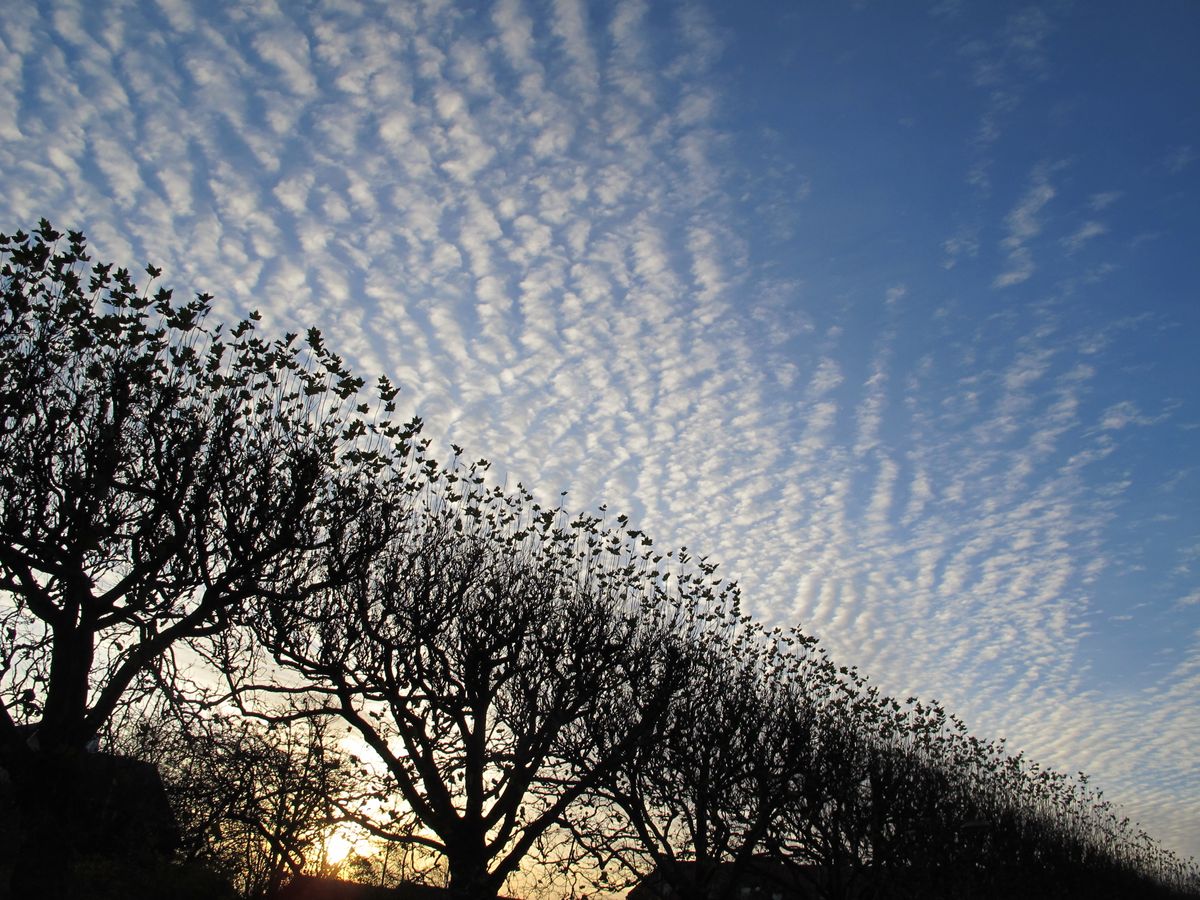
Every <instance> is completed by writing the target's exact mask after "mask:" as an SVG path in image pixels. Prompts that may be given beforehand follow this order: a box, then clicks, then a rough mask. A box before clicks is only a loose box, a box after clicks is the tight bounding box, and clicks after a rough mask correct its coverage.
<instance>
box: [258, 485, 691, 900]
mask: <svg viewBox="0 0 1200 900" xmlns="http://www.w3.org/2000/svg"><path fill="white" fill-rule="evenodd" d="M435 480H438V484H439V485H440V487H439V488H438V491H440V493H437V492H435V493H434V494H432V495H431V496H430V500H429V502H428V503H427V504H426V505H424V506H422V507H421V508H420V509H416V510H414V512H413V517H412V520H411V522H410V524H409V526H408V527H407V528H401V529H400V530H398V531H397V532H396V533H395V534H394V537H393V540H392V542H391V543H390V544H389V546H388V548H387V549H386V551H384V552H382V553H380V554H377V555H376V557H375V558H374V560H373V562H372V566H371V569H370V572H369V573H368V574H367V575H366V576H365V577H364V578H362V579H361V580H360V581H356V582H354V583H352V584H344V585H339V586H337V587H334V588H330V589H329V590H326V591H324V592H322V593H321V595H320V597H319V602H317V603H310V604H308V605H307V606H305V607H303V608H300V607H296V606H293V605H287V604H284V605H279V606H275V605H270V606H269V608H268V609H267V610H266V611H265V612H264V614H263V615H260V616H259V617H258V618H257V619H256V622H257V623H258V628H257V632H258V637H259V640H260V641H262V642H263V644H264V645H265V646H267V647H269V648H270V650H271V653H272V654H273V657H274V659H275V660H276V661H277V662H279V663H281V664H282V665H283V666H284V667H285V669H286V670H288V671H289V672H290V673H292V677H294V676H296V675H298V676H300V683H301V684H303V686H304V688H305V689H306V690H309V691H311V692H315V693H317V694H320V695H322V696H324V697H325V699H326V709H327V711H329V712H330V713H333V714H336V715H338V716H340V717H341V718H342V719H344V720H345V721H346V722H347V723H349V724H350V725H351V726H352V727H353V728H354V729H355V730H357V732H358V734H359V736H360V737H361V738H362V740H363V741H364V742H365V743H366V744H367V745H369V747H370V748H371V749H372V750H373V751H374V753H375V754H376V755H377V757H378V759H379V760H380V765H381V766H382V767H383V768H384V769H386V773H387V780H388V782H389V783H390V788H391V791H392V792H394V793H395V794H397V795H398V796H399V798H400V799H401V800H402V801H403V805H404V806H405V807H406V808H407V809H408V810H410V811H411V813H412V814H413V815H414V816H415V817H416V819H417V820H418V821H419V822H420V824H421V826H422V827H421V829H420V830H419V831H417V832H416V833H412V832H410V831H408V830H405V831H404V832H403V833H395V832H393V831H391V830H389V829H388V827H387V825H386V823H378V822H377V823H375V824H374V825H372V823H370V822H367V823H366V824H367V825H368V826H370V827H373V828H374V830H375V831H376V833H377V834H379V835H380V836H382V837H389V838H391V839H394V840H398V841H403V842H407V843H413V844H418V845H420V846H422V847H424V848H425V849H426V851H427V852H429V853H431V854H435V855H439V856H442V857H444V859H445V861H446V865H447V869H448V872H449V882H450V890H451V892H452V894H454V895H455V896H462V897H488V896H495V895H496V893H497V892H498V890H499V889H500V888H501V886H502V885H503V884H504V881H505V879H506V878H507V877H508V876H509V875H510V874H511V873H513V872H514V871H515V870H516V869H517V867H518V866H519V865H520V863H521V861H522V860H523V859H524V858H525V857H526V856H527V854H529V853H530V851H531V850H532V849H534V848H535V847H536V846H537V845H538V842H539V841H540V840H542V839H543V837H544V836H545V835H546V834H547V832H548V830H549V829H551V827H552V826H554V825H555V823H556V822H558V821H559V820H560V819H561V817H562V815H563V812H564V810H566V809H567V807H569V806H570V805H571V804H572V803H573V802H575V801H576V799H577V798H578V797H579V796H581V795H582V794H583V793H584V792H586V791H587V790H588V789H589V788H591V787H592V786H593V785H594V784H595V783H596V781H597V780H598V779H600V778H601V777H603V776H604V775H605V774H606V773H607V772H608V771H610V770H611V769H613V768H614V767H616V766H617V765H619V764H620V763H621V761H622V760H624V759H625V758H626V757H627V756H628V755H629V754H630V753H631V752H632V751H633V750H634V748H635V747H636V746H637V744H638V742H639V740H642V739H645V738H646V737H647V736H648V734H649V733H650V732H651V731H652V730H653V729H654V728H655V727H656V724H657V722H658V720H659V719H660V717H661V715H662V713H663V711H664V710H665V709H666V707H667V704H668V702H669V700H670V697H671V696H672V694H673V693H674V691H675V690H676V689H677V687H678V685H679V684H680V682H681V679H682V677H683V671H684V668H685V667H686V661H685V659H684V656H683V653H682V643H681V641H680V640H679V636H678V635H677V633H676V632H674V631H673V630H672V628H671V627H670V620H671V615H672V613H671V609H672V606H671V604H669V603H665V602H664V598H665V597H666V596H667V593H666V592H665V591H664V588H663V585H662V583H661V581H659V580H658V579H657V578H656V576H655V575H654V574H653V573H652V572H651V570H650V569H648V568H647V567H648V566H649V560H650V551H649V550H646V549H644V548H645V547H648V546H649V542H648V541H644V542H643V543H640V544H639V543H634V541H633V540H631V539H630V538H629V537H628V536H625V535H622V534H619V533H617V532H609V533H604V532H602V531H601V530H600V529H599V528H598V527H597V522H596V521H595V520H590V519H587V518H581V519H579V520H576V521H575V522H574V523H573V524H572V525H571V526H569V527H559V525H558V524H556V523H557V522H558V521H559V520H560V517H559V515H558V514H557V513H556V512H555V511H546V510H541V508H540V507H538V506H537V505H536V504H534V503H532V500H531V498H529V497H528V495H525V494H519V495H517V496H505V495H503V494H501V493H500V492H499V491H494V492H488V491H486V490H484V489H483V488H482V487H480V485H481V483H482V480H483V479H482V476H481V474H480V469H479V467H478V465H477V466H472V467H469V468H463V467H455V468H453V469H451V470H448V471H446V472H443V473H440V474H438V475H436V476H435ZM639 536H640V535H639ZM243 687H246V686H245V685H243ZM261 687H269V685H261ZM598 718H603V719H605V720H606V721H608V722H610V723H613V722H616V721H619V722H620V725H619V726H617V727H612V728H611V729H610V731H609V732H608V733H607V735H606V739H605V741H603V742H602V743H597V742H594V741H589V737H590V735H591V734H592V731H591V729H589V727H588V723H589V721H590V720H593V719H598ZM585 742H586V747H585Z"/></svg>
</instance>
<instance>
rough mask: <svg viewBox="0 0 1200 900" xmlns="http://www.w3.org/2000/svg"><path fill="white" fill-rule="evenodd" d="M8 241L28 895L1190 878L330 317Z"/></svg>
mask: <svg viewBox="0 0 1200 900" xmlns="http://www.w3.org/2000/svg"><path fill="white" fill-rule="evenodd" d="M0 255H2V257H3V263H4V265H3V269H2V270H0V289H2V290H3V295H4V304H3V309H2V311H0V531H2V532H3V540H2V541H0V700H2V703H0V776H2V777H0V897H3V896H6V895H7V896H13V897H24V896H49V897H53V896H63V897H67V896H73V897H89V896H95V897H108V896H122V897H157V896H163V897H167V896H171V897H187V896H196V897H201V896H204V897H220V896H226V897H235V896H240V897H246V898H251V897H270V896H273V895H274V894H275V893H276V892H278V891H279V890H280V889H281V888H282V887H284V886H285V885H286V884H287V883H288V882H289V881H290V880H292V879H293V878H294V877H295V876H297V875H299V874H301V873H317V874H331V873H336V872H340V873H341V874H343V875H347V874H349V875H353V876H356V877H358V878H361V879H364V880H370V881H372V882H374V883H376V884H394V883H397V882H399V881H408V882H425V883H435V884H444V885H445V886H446V887H447V888H448V890H449V893H450V894H451V895H452V896H457V897H483V898H486V897H496V896H497V895H498V894H499V893H500V892H501V891H505V892H508V893H519V894H521V895H524V896H536V895H541V894H551V893H553V894H559V895H564V894H574V895H587V894H598V893H605V892H614V893H615V892H619V891H621V890H624V889H626V888H632V891H631V894H630V895H631V896H635V897H642V898H646V897H667V896H670V897H676V898H714V900H715V898H735V897H738V898H740V897H743V896H747V895H748V894H747V892H750V895H755V896H759V895H761V896H772V895H780V896H785V897H822V898H829V900H835V898H837V900H843V898H844V900H849V898H891V897H897V898H899V897H913V898H917V897H933V898H936V897H946V898H950V897H981V898H988V897H995V898H1001V897H1011V896H1029V897H1081V898H1082V897H1130V896H1139V897H1154V896H1161V897H1176V896H1179V897H1182V896H1197V895H1200V875H1198V873H1197V869H1196V867H1195V864H1194V863H1193V862H1192V861H1190V860H1188V861H1184V860H1181V859H1179V858H1178V857H1177V856H1176V855H1174V854H1173V853H1171V852H1170V851H1168V850H1166V849H1164V848H1163V847H1162V846H1161V845H1159V844H1158V843H1157V842H1155V841H1154V840H1152V839H1151V838H1149V837H1148V836H1147V835H1146V834H1145V833H1143V832H1142V831H1141V830H1139V829H1138V828H1137V826H1136V825H1134V824H1132V823H1130V821H1129V820H1128V819H1125V818H1122V817H1121V814H1120V812H1119V811H1118V810H1116V809H1115V808H1114V807H1113V806H1112V805H1110V804H1109V803H1108V802H1107V801H1105V800H1104V799H1103V797H1102V796H1101V794H1100V793H1099V792H1098V791H1093V790H1091V789H1090V788H1089V787H1088V784H1087V779H1086V777H1085V776H1084V775H1083V774H1082V773H1080V774H1079V775H1078V776H1076V777H1067V776H1064V775H1061V774H1058V773H1055V772H1052V771H1048V770H1046V769H1043V768H1041V767H1040V766H1038V765H1037V764H1036V763H1033V762H1030V761H1028V760H1026V759H1024V758H1023V757H1022V756H1020V755H1017V756H1013V755H1010V754H1009V753H1007V752H1006V750H1005V748H1004V745H1003V741H1000V742H994V741H993V742H989V741H982V740H979V739H978V738H976V737H973V736H972V735H971V734H969V732H968V731H967V729H966V727H965V725H964V724H963V723H962V722H961V721H959V720H958V719H957V718H955V717H954V716H953V715H951V714H949V713H948V712H947V711H945V710H944V709H943V708H941V707H940V706H939V705H938V704H936V703H922V702H920V701H919V700H917V699H916V698H909V699H907V700H905V701H903V702H901V701H899V700H896V699H893V698H891V697H888V696H885V695H883V694H882V693H880V692H879V691H878V689H876V688H875V687H874V686H873V685H871V684H870V682H869V681H868V680H867V679H866V678H865V677H863V676H862V675H861V674H860V673H858V672H857V671H855V670H853V669H847V668H845V667H839V666H838V665H836V664H835V662H834V661H832V660H831V659H830V658H829V657H828V656H827V655H826V653H825V651H824V650H823V648H821V647H820V646H819V645H818V644H817V642H816V641H815V640H814V639H812V638H811V637H808V636H806V635H804V634H803V633H802V632H800V631H799V630H793V631H782V630H779V629H775V630H768V629H766V628H764V627H762V626H761V625H760V624H758V623H757V622H755V621H753V620H752V619H751V618H750V617H749V616H746V615H744V614H743V612H742V609H741V605H740V597H739V592H738V588H737V586H736V584H733V583H731V582H728V581H723V580H722V578H721V577H720V576H719V575H718V574H717V571H716V566H715V565H712V564H711V563H709V562H708V561H707V560H705V559H703V558H699V559H697V558H693V557H692V556H690V555H689V553H688V551H687V550H686V549H682V550H676V551H665V552H664V551H660V550H659V549H658V548H656V547H655V545H654V543H653V542H652V541H651V539H650V538H649V537H648V536H647V535H645V534H643V533H642V532H641V531H639V530H637V529H634V528H630V527H629V523H628V521H627V520H626V519H625V518H624V517H621V516H617V517H615V518H611V519H610V518H609V515H608V513H607V512H606V511H605V510H603V508H602V510H601V514H600V515H587V514H584V515H577V516H572V515H570V514H568V513H567V512H566V511H565V510H564V509H562V508H556V507H544V506H541V505H539V504H538V503H537V502H536V501H535V499H534V497H533V495H532V494H531V493H530V492H529V491H527V490H526V489H524V488H523V487H521V486H518V487H517V488H516V489H512V490H505V489H501V488H498V487H495V486H494V485H492V484H491V483H490V482H489V480H488V477H487V469H488V465H487V463H486V462H485V461H483V460H479V461H475V462H470V461H468V460H465V459H464V458H463V457H462V453H463V451H462V450H460V449H459V448H454V456H453V458H452V459H451V461H450V462H449V463H448V464H442V463H439V462H438V461H436V460H435V459H433V458H432V457H431V456H430V455H429V447H430V443H429V441H428V440H427V439H425V438H423V437H422V436H421V423H420V421H419V420H413V421H409V422H404V421H400V420H399V419H397V418H396V404H395V396H396V389H395V388H394V387H393V386H392V385H391V384H390V383H389V382H388V381H387V380H386V379H380V381H379V383H378V385H377V387H376V389H375V391H374V394H373V396H372V397H371V398H370V399H367V400H365V401H364V399H363V397H364V395H365V393H366V392H365V391H364V384H363V382H362V380H361V379H359V378H357V377H355V376H354V375H353V374H352V373H351V372H350V371H349V370H348V369H347V367H346V366H345V365H344V363H343V361H342V359H341V358H340V357H338V356H337V355H336V354H335V353H334V352H333V351H332V350H330V349H329V348H327V347H326V346H325V345H324V343H323V341H322V339H321V336H320V334H319V333H318V332H316V331H315V330H314V331H310V332H309V333H308V335H307V336H306V337H305V338H303V339H301V338H299V336H297V335H287V336H285V337H284V338H282V339H278V340H267V339H265V338H262V337H261V336H259V334H258V333H257V331H256V327H255V321H256V320H257V316H255V315H252V316H251V318H250V319H249V320H246V321H243V322H240V323H238V324H237V325H236V326H235V327H233V328H231V329H228V330H226V329H225V328H223V327H222V326H219V325H213V324H211V323H210V322H209V321H208V313H209V309H210V302H211V301H210V299H209V298H208V297H206V296H203V295H201V296H199V297H196V298H193V299H191V300H188V301H184V302H179V301H176V300H175V299H174V298H173V296H172V295H171V292H170V291H168V290H165V289H157V290H155V289H151V288H149V287H139V286H138V285H137V284H136V282H135V279H134V278H133V277H132V276H131V275H130V273H129V272H127V271H125V270H123V269H119V268H115V267H113V266H110V265H99V264H96V265H91V264H90V260H89V257H88V255H87V252H86V245H85V242H84V238H83V236H82V235H80V234H77V233H69V234H68V235H65V236H64V235H60V234H58V233H56V232H54V230H53V229H52V228H51V227H50V226H49V225H48V224H47V223H45V222H43V223H42V224H41V225H40V226H39V227H38V228H37V229H36V230H35V231H34V232H33V233H20V232H18V233H17V234H15V235H11V236H0ZM148 274H149V276H150V278H151V279H154V278H156V277H157V276H158V274H159V273H158V271H157V270H155V269H153V268H152V267H151V268H149V269H148ZM97 745H98V746H99V752H97ZM353 747H357V748H359V749H357V750H351V749H348V748H353ZM139 767H140V768H139ZM156 773H157V774H156ZM160 777H161V781H159V778H160ZM139 786H140V787H139ZM156 791H157V794H156V793H155V792H156ZM164 791H165V798H166V799H165V801H164V803H165V802H167V801H169V804H170V812H169V813H163V812H161V811H158V812H156V811H155V806H154V802H153V798H154V797H155V796H160V795H162V794H163V793H164ZM131 797H140V798H142V800H143V801H144V802H143V803H142V804H141V806H140V807H139V806H138V805H137V804H136V803H135V802H134V801H133V800H132V799H130V798H131ZM84 801H86V802H84ZM135 825H136V826H137V827H134V826H135ZM346 829H353V830H354V831H353V833H358V834H369V835H370V836H371V838H372V839H373V840H374V841H375V842H377V844H378V846H379V848H380V849H379V852H378V853H376V854H374V855H371V856H369V857H364V858H354V857H352V860H353V861H352V863H347V864H342V865H340V866H337V865H334V864H333V863H331V862H330V860H329V859H328V858H327V856H326V849H327V847H328V841H329V838H330V836H331V834H333V833H335V832H337V831H338V830H346ZM345 833H351V832H350V831H345ZM6 891H7V892H8V893H7V894H6V893H5V892H6ZM755 891H758V892H760V893H759V894H754V893H753V892H755Z"/></svg>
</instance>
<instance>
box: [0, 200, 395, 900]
mask: <svg viewBox="0 0 1200 900" xmlns="http://www.w3.org/2000/svg"><path fill="white" fill-rule="evenodd" d="M88 259H89V257H88V255H87V252H86V246H85V242H84V238H83V236H82V235H81V234H78V233H70V234H69V235H68V236H67V237H66V238H64V237H63V236H62V235H60V234H59V233H58V232H56V231H54V229H53V228H52V227H51V226H50V225H49V224H48V223H47V222H45V221H44V220H43V222H42V223H41V224H40V226H39V227H38V229H37V230H36V231H35V232H34V233H33V234H26V233H23V232H17V233H16V234H13V235H0V262H2V265H0V296H2V303H0V701H2V702H0V765H3V766H4V767H5V768H7V769H8V770H9V772H10V775H12V777H13V779H14V780H15V782H16V783H17V785H18V787H19V790H18V792H17V796H18V797H19V798H20V799H21V805H22V807H23V809H22V813H23V828H24V833H25V839H24V840H25V843H24V845H23V847H24V849H23V850H22V852H21V854H20V861H21V867H20V870H19V871H14V874H13V878H14V880H19V879H20V878H22V877H25V875H23V874H21V873H22V872H24V873H26V874H29V875H30V877H34V878H38V877H43V876H40V875H39V874H38V870H39V869H40V870H41V871H42V872H46V873H49V874H50V875H53V874H54V873H56V872H61V871H63V870H64V866H63V865H62V861H63V860H64V859H66V858H69V857H70V855H71V854H72V853H74V852H76V851H82V850H85V849H86V848H77V847H73V846H71V842H72V840H73V838H72V837H71V836H72V835H79V834H82V833H84V832H86V830H87V829H82V830H80V829H71V828H63V827H61V826H62V823H63V821H64V820H63V817H76V818H77V817H80V816H86V815H87V813H88V811H87V810H86V809H83V808H81V807H80V806H79V805H78V804H74V803H73V802H72V797H73V795H75V794H77V793H78V792H79V791H80V790H83V789H84V786H83V785H81V784H77V783H76V780H77V778H80V777H84V776H83V775H81V774H79V773H80V772H82V771H83V770H81V769H80V768H79V767H78V766H77V765H76V764H75V763H73V762H72V761H71V760H70V757H71V756H72V755H77V754H79V753H81V752H82V751H83V750H84V748H85V747H86V745H87V744H88V743H89V742H90V741H92V740H93V738H94V736H95V735H96V734H97V733H98V732H99V731H100V730H101V728H102V726H103V725H104V723H105V722H106V721H107V720H108V719H109V718H110V717H111V716H112V715H113V712H114V710H116V709H117V708H118V706H119V705H120V704H122V703H125V702H132V701H133V700H136V699H137V698H138V697H139V696H143V695H144V693H145V692H146V691H148V690H153V689H156V688H159V687H164V686H166V687H169V684H168V683H167V682H168V680H169V677H170V675H171V651H172V650H173V648H175V647H177V646H179V645H180V644H181V642H185V641H196V640H201V639H205V638H209V637H211V636H213V635H216V634H219V633H221V632H222V631H223V630H225V629H227V628H229V627H230V626H231V624H232V623H233V622H234V621H235V620H236V618H237V616H238V615H239V611H240V610H241V608H242V606H243V604H244V603H245V602H246V601H247V600H248V599H249V598H252V597H258V596H264V595H270V596H272V597H274V598H278V599H279V600H280V602H286V603H301V602H303V601H304V597H305V596H306V595H307V594H308V593H309V592H311V591H312V590H314V589H316V588H317V587H318V585H317V584H316V579H317V577H318V576H317V575H316V573H315V569H314V562H315V560H316V553H315V551H317V550H318V549H320V548H323V547H326V546H328V545H329V544H331V543H335V544H336V543H341V542H342V537H341V536H342V535H343V534H344V533H346V532H347V531H348V530H353V529H354V527H355V526H356V523H357V522H358V521H359V520H360V518H361V517H362V516H363V515H364V512H365V511H366V509H367V508H368V507H372V506H386V505H387V503H388V502H390V501H389V500H388V496H389V495H388V494H386V493H383V492H381V491H380V490H379V473H380V472H381V471H384V470H390V469H392V468H394V465H395V463H396V460H397V459H401V458H403V459H406V460H407V459H408V458H409V457H411V456H412V452H411V450H410V448H409V447H408V445H407V444H406V443H405V441H406V440H407V439H408V438H410V437H411V436H412V433H413V429H408V430H405V429H404V428H401V427H399V426H395V425H392V424H391V423H390V421H388V420H386V418H380V416H381V415H382V416H386V413H387V405H390V402H391V399H392V396H393V395H394V393H395V391H394V390H393V389H392V388H391V387H390V385H387V384H386V382H384V383H381V394H382V396H381V398H380V399H381V402H382V403H383V404H384V405H385V406H384V408H383V409H382V410H381V409H379V408H376V409H375V411H374V413H372V410H371V409H370V407H369V406H367V405H357V404H358V396H357V395H358V391H359V389H360V387H361V382H360V381H359V380H358V379H356V378H354V377H353V376H352V375H350V373H349V372H348V371H347V370H346V369H345V367H344V366H343V365H342V361H341V360H340V359H339V358H338V357H337V356H336V355H334V354H332V353H331V352H329V351H328V350H327V349H326V348H325V347H324V345H323V343H322V341H321V337H320V335H319V333H317V332H316V331H312V332H310V333H309V335H308V339H307V341H306V342H300V343H297V342H296V337H295V336H294V335H291V336H288V337H287V338H286V339H284V340H281V341H273V342H267V341H264V340H262V339H260V338H259V337H257V336H256V334H255V330H254V324H253V321H252V320H253V319H256V318H257V316H256V315H252V316H251V320H247V321H243V322H241V323H239V324H238V325H237V327H235V328H233V329H232V330H231V331H229V332H225V330H224V329H223V328H222V327H221V326H215V327H211V326H209V325H208V324H207V323H206V315H207V313H208V311H209V304H210V300H209V298H208V297H207V296H204V295H201V296H198V297H196V298H195V299H193V300H190V301H187V302H176V301H174V300H173V298H172V296H171V292H170V291H168V290H165V289H160V290H157V291H153V292H152V291H151V290H150V289H149V288H146V289H141V288H139V287H138V286H137V285H136V284H135V283H134V280H133V278H132V276H131V275H130V274H129V272H128V271H127V270H125V269H121V268H114V267H113V266H111V265H109V264H96V265H93V266H91V267H90V269H88V268H87V265H86V264H87V262H88ZM147 271H148V274H149V275H150V277H151V278H154V277H157V276H158V274H159V272H158V270H157V269H154V268H153V267H150V268H148V270H147ZM398 448H399V449H398ZM376 518H378V516H376ZM355 547H357V548H359V549H362V550H364V551H365V550H367V549H369V548H367V547H366V540H365V538H363V537H361V536H360V537H359V538H358V539H357V542H356V543H355ZM340 560H341V562H342V563H343V564H345V565H347V566H352V565H354V564H356V562H357V560H355V559H352V558H350V557H349V556H348V555H346V554H343V555H342V556H341V557H340ZM322 562H323V565H322V568H321V572H320V576H319V577H320V579H322V580H329V579H337V578H341V577H344V576H345V574H346V573H344V572H338V571H336V570H335V569H334V568H333V567H332V566H331V565H330V564H329V558H328V556H326V557H324V558H323V560H322ZM47 890H51V888H47Z"/></svg>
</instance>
